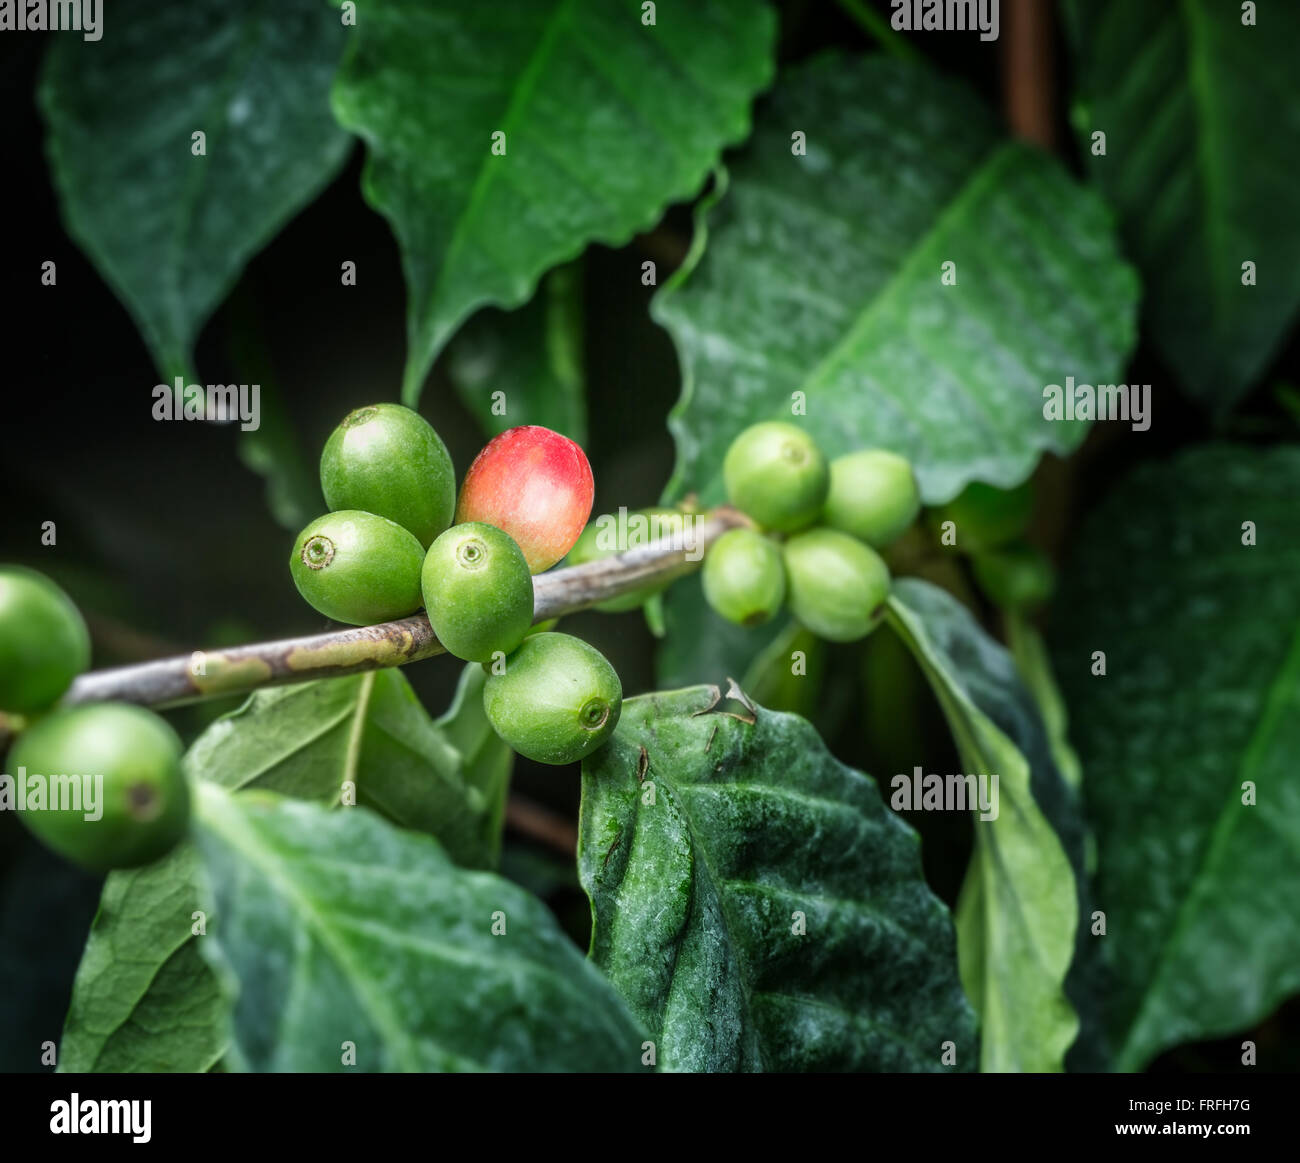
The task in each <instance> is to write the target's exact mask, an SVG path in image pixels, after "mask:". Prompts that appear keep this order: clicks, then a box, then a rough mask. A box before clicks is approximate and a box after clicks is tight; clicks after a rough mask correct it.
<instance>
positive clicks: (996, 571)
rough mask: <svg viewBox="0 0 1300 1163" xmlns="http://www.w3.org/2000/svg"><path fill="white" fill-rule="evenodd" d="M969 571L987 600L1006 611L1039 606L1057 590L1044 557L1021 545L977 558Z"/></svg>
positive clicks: (1042, 554)
mask: <svg viewBox="0 0 1300 1163" xmlns="http://www.w3.org/2000/svg"><path fill="white" fill-rule="evenodd" d="M971 567H972V569H973V570H974V573H975V580H976V582H978V583H979V587H980V589H981V590H983V591H984V593H985V594H986V595H987V596H988V598H989V600H990V601H991V602H993V603H994V604H996V605H998V606H1001V607H1002V608H1003V609H1007V610H1030V609H1033V608H1034V607H1036V606H1041V605H1042V604H1043V603H1044V602H1046V601H1047V599H1048V598H1050V597H1051V596H1052V591H1053V590H1054V589H1055V588H1056V571H1055V570H1054V569H1053V568H1052V563H1051V562H1050V561H1049V560H1048V559H1047V555H1046V554H1044V553H1043V552H1042V551H1041V550H1038V549H1035V548H1034V547H1033V546H1032V545H1026V544H1024V543H1020V544H1016V545H1007V546H1004V547H1003V548H1002V549H994V550H990V551H989V552H988V553H979V554H976V555H975V558H974V560H973V561H972V562H971Z"/></svg>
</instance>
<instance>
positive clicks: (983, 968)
mask: <svg viewBox="0 0 1300 1163" xmlns="http://www.w3.org/2000/svg"><path fill="white" fill-rule="evenodd" d="M890 619H891V624H892V625H893V626H894V627H895V629H897V630H898V632H899V634H900V635H901V636H902V638H903V640H904V641H905V642H906V643H907V644H908V645H909V646H910V647H911V649H912V652H913V654H914V655H915V657H916V659H917V661H918V662H919V663H920V664H921V669H922V670H923V671H924V672H925V674H926V677H927V678H928V679H929V680H930V684H931V686H932V687H933V689H934V693H935V695H936V697H937V698H938V700H939V704H940V706H941V707H942V708H943V711H944V715H945V716H946V717H947V719H948V723H949V726H950V727H951V729H952V733H953V738H954V740H955V741H956V743H957V750H958V753H959V755H960V756H961V761H962V765H963V774H967V775H975V776H989V775H993V774H996V775H997V776H998V790H997V816H996V818H993V819H988V820H985V819H981V818H980V817H979V815H978V814H973V815H972V819H973V823H974V827H975V851H974V853H973V854H972V856H971V865H970V869H969V871H968V873H967V876H966V881H965V883H964V884H963V886H962V892H961V899H960V901H959V902H958V906H957V948H958V952H959V954H960V958H961V974H962V982H963V983H964V984H965V986H966V991H967V993H968V994H969V995H970V997H971V999H972V1001H973V1002H974V1003H975V1008H976V1009H977V1010H978V1011H979V1014H980V1021H981V1034H982V1038H981V1045H982V1048H983V1057H982V1067H983V1069H984V1070H985V1071H986V1072H1001V1071H1033V1072H1039V1071H1047V1070H1061V1069H1063V1067H1064V1062H1065V1054H1066V1051H1067V1050H1068V1049H1069V1048H1070V1046H1071V1044H1072V1043H1073V1042H1074V1040H1075V1036H1076V1035H1077V1033H1078V1031H1079V1021H1078V1017H1077V1016H1076V1013H1075V1009H1074V1007H1073V1005H1072V1004H1071V1000H1070V999H1069V998H1068V997H1067V995H1066V974H1067V973H1068V972H1069V970H1070V966H1071V963H1072V961H1073V960H1074V955H1075V949H1076V942H1077V941H1078V925H1079V915H1080V879H1081V874H1080V876H1076V868H1078V869H1081V868H1082V859H1083V851H1082V824H1081V820H1080V817H1079V812H1078V805H1077V803H1075V802H1074V800H1073V798H1072V796H1071V795H1070V793H1069V790H1068V788H1067V787H1066V785H1065V783H1064V781H1063V780H1062V779H1061V776H1060V773H1059V772H1058V771H1057V769H1056V766H1055V764H1054V762H1053V760H1052V756H1051V751H1050V748H1049V746H1048V741H1047V736H1046V733H1045V731H1044V728H1043V725H1042V720H1041V719H1040V718H1039V716H1038V712H1037V710H1036V708H1035V707H1034V705H1033V703H1032V701H1031V700H1030V698H1029V696H1028V694H1027V693H1026V692H1025V690H1024V688H1023V686H1021V684H1020V680H1019V678H1018V676H1017V675H1016V671H1015V665H1014V663H1013V662H1012V660H1011V657H1010V655H1008V654H1007V652H1006V651H1005V650H1004V649H1003V648H1002V647H1001V646H999V645H998V644H997V643H995V642H994V641H993V640H992V639H991V638H989V637H988V635H986V634H985V633H984V632H983V631H982V630H981V629H980V628H979V625H978V624H977V623H976V622H975V620H974V619H973V618H972V616H971V614H970V612H969V611H968V610H967V609H966V608H965V607H964V606H962V605H961V604H960V603H959V602H958V601H957V600H956V599H955V598H953V597H952V596H951V595H950V594H948V593H947V592H946V591H944V590H941V589H938V588H937V587H935V586H932V585H930V584H929V583H928V582H923V581H917V580H909V579H903V580H902V581H899V582H898V583H896V585H895V588H894V594H893V596H892V597H891V598H890ZM1058 833H1059V835H1058ZM1072 865H1073V866H1072Z"/></svg>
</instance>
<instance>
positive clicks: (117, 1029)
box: [59, 841, 228, 1074]
mask: <svg viewBox="0 0 1300 1163" xmlns="http://www.w3.org/2000/svg"><path fill="white" fill-rule="evenodd" d="M196 913H198V914H201V915H200V916H196V915H195V914H196ZM209 920H210V917H209V916H208V903H207V898H206V890H205V889H204V887H203V885H202V881H201V878H200V868H199V857H198V851H197V849H196V848H195V847H194V845H193V844H192V843H191V842H189V841H186V842H184V843H182V844H181V845H180V847H178V848H177V849H176V850H175V851H174V852H172V853H171V855H169V856H167V857H165V858H164V859H163V860H160V861H158V862H157V863H155V864H151V865H149V866H148V867H145V868H136V869H131V870H129V871H119V872H112V873H109V875H108V878H107V879H106V880H105V881H104V890H103V894H102V896H101V897H100V902H99V911H98V913H96V915H95V920H94V923H93V924H92V925H91V929H90V936H89V938H88V939H87V941H86V948H85V951H84V952H83V953H82V956H81V964H80V965H79V966H78V967H77V976H76V980H75V981H74V983H73V987H72V1001H71V1004H70V1005H69V1008H68V1016H67V1020H66V1021H65V1023H64V1028H63V1040H62V1042H61V1043H60V1045H59V1071H60V1072H62V1073H72V1074H88V1073H110V1074H117V1073H148V1074H174V1073H201V1072H202V1071H205V1070H209V1069H211V1068H212V1067H213V1066H214V1065H215V1064H216V1063H217V1062H218V1061H219V1060H220V1058H221V1056H222V1054H224V1053H225V1049H226V1045H227V1041H228V1034H227V1029H226V1014H227V1009H228V1007H227V1004H226V1000H225V998H224V996H223V994H222V990H221V988H220V985H219V984H218V981H217V978H216V976H215V975H214V974H213V973H212V970H211V969H210V968H209V967H208V964H207V962H206V961H204V960H203V958H202V956H200V953H199V948H198V942H199V941H201V940H203V939H204V938H203V937H202V936H200V935H197V934H196V932H195V929H196V926H197V927H198V928H199V929H200V930H202V929H206V928H207V925H208V922H209Z"/></svg>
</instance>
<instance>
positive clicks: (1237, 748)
mask: <svg viewBox="0 0 1300 1163" xmlns="http://www.w3.org/2000/svg"><path fill="white" fill-rule="evenodd" d="M1297 495H1300V448H1295V447H1277V448H1272V449H1267V450H1264V449H1260V448H1255V447H1245V446H1240V447H1238V446H1231V445H1208V446H1203V447H1200V448H1195V449H1192V450H1190V451H1188V452H1185V453H1183V454H1182V455H1181V456H1179V457H1177V458H1175V459H1173V460H1170V461H1165V462H1161V463H1150V464H1147V465H1144V466H1142V467H1141V468H1139V469H1138V470H1137V471H1136V472H1135V473H1134V474H1132V475H1131V476H1130V477H1128V478H1127V479H1126V480H1125V481H1124V482H1123V483H1122V484H1120V485H1118V486H1116V488H1115V490H1114V492H1113V493H1112V494H1111V496H1110V497H1108V498H1107V500H1106V502H1105V503H1104V504H1103V505H1101V506H1100V507H1099V508H1098V509H1097V510H1096V511H1095V513H1094V515H1093V516H1092V518H1091V520H1090V521H1089V522H1088V524H1087V525H1086V527H1085V528H1084V530H1083V532H1082V534H1081V536H1080V538H1079V539H1078V541H1077V542H1076V546H1075V548H1076V552H1075V555H1074V558H1073V561H1072V563H1071V565H1070V568H1068V569H1067V570H1065V571H1064V572H1063V575H1062V577H1063V583H1064V584H1063V589H1062V593H1061V598H1060V604H1059V608H1060V609H1063V610H1069V611H1070V612H1071V616H1070V617H1069V618H1068V619H1061V620H1060V624H1059V626H1058V627H1057V632H1056V634H1055V640H1054V643H1053V646H1054V651H1055V660H1056V671H1057V674H1058V675H1060V678H1061V685H1062V689H1063V690H1064V692H1065V695H1066V700H1067V703H1068V704H1069V706H1070V707H1071V709H1072V712H1073V717H1074V722H1075V724H1076V727H1077V730H1076V737H1075V741H1076V744H1077V746H1078V748H1079V752H1080V758H1081V759H1082V761H1083V769H1084V771H1085V772H1086V774H1087V781H1086V786H1087V793H1088V808H1089V814H1090V817H1091V821H1092V824H1093V827H1094V829H1095V831H1096V835H1097V845H1098V870H1097V895H1098V897H1099V898H1100V905H1101V907H1102V908H1103V909H1104V910H1105V912H1106V918H1107V936H1106V937H1105V938H1104V944H1105V947H1106V950H1107V952H1108V953H1109V954H1110V959H1111V961H1112V962H1113V968H1114V972H1115V976H1116V983H1115V987H1114V989H1113V991H1112V993H1113V1006H1112V1009H1111V1014H1110V1017H1111V1019H1112V1021H1111V1027H1112V1031H1113V1034H1114V1037H1115V1042H1116V1045H1117V1046H1118V1047H1120V1049H1119V1052H1118V1062H1119V1065H1120V1066H1121V1067H1122V1068H1124V1069H1129V1070H1138V1069H1141V1068H1142V1067H1143V1066H1144V1065H1145V1064H1146V1063H1148V1062H1149V1061H1150V1060H1151V1059H1152V1058H1153V1057H1154V1056H1155V1055H1156V1054H1159V1053H1160V1052H1161V1051H1162V1050H1164V1049H1166V1048H1168V1047H1170V1046H1174V1045H1177V1044H1178V1043H1180V1042H1188V1041H1196V1040H1200V1039H1204V1038H1211V1037H1219V1036H1222V1035H1226V1034H1229V1033H1232V1032H1234V1031H1237V1030H1242V1029H1245V1028H1247V1027H1249V1026H1251V1025H1252V1024H1253V1023H1255V1022H1258V1021H1259V1020H1260V1019H1261V1018H1263V1017H1264V1016H1265V1015H1267V1014H1268V1013H1269V1012H1270V1011H1271V1010H1272V1009H1273V1008H1274V1007H1275V1006H1277V1005H1278V1004H1279V1003H1280V1002H1281V1001H1282V1000H1283V999H1284V998H1286V997H1288V996H1289V995H1291V994H1293V993H1295V992H1296V990H1297V989H1300V920H1298V919H1297V911H1296V907H1295V902H1296V898H1297V894H1300V825H1297V820H1300V767H1297V765H1296V761H1295V757H1296V754H1297V752H1298V751H1300V509H1297V506H1296V497H1297ZM1247 521H1249V522H1253V528H1254V530H1255V536H1256V537H1257V539H1258V544H1255V545H1246V544H1243V538H1244V536H1245V534H1244V532H1243V523H1244V522H1247ZM1097 651H1101V652H1103V653H1104V655H1105V670H1106V673H1105V674H1104V675H1094V674H1093V673H1092V672H1093V669H1094V667H1095V666H1096V664H1097V660H1096V658H1095V652H1097ZM1247 782H1249V784H1250V785H1251V786H1252V788H1253V795H1254V801H1255V802H1254V803H1252V804H1247V803H1244V802H1243V800H1244V799H1245V797H1246V791H1245V786H1246V784H1247Z"/></svg>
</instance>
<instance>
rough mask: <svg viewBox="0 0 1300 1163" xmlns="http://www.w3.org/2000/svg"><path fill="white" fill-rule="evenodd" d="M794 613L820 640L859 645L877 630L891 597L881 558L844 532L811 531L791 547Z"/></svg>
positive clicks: (794, 540)
mask: <svg viewBox="0 0 1300 1163" xmlns="http://www.w3.org/2000/svg"><path fill="white" fill-rule="evenodd" d="M785 569H786V586H787V592H788V595H789V599H790V610H791V612H792V613H793V614H794V616H795V617H796V618H798V619H799V621H800V622H802V623H803V624H804V625H805V626H807V627H808V629H809V630H811V631H812V632H813V633H814V634H816V635H817V636H818V637H819V638H825V639H826V640H827V641H829V642H854V641H856V640H857V639H859V638H864V637H866V635H868V634H870V633H871V631H872V630H874V629H875V628H876V625H877V624H878V623H879V622H880V620H881V618H883V617H884V614H885V599H886V598H888V597H889V567H888V566H887V565H885V563H884V561H883V560H881V557H880V554H878V553H877V552H876V551H875V550H874V549H872V548H871V547H870V546H868V545H863V543H862V542H861V541H858V540H856V539H855V538H853V537H850V536H849V535H848V534H847V533H841V532H840V531H839V530H838V529H810V530H808V532H807V533H800V534H799V535H798V536H797V537H792V538H790V540H789V541H787V542H786V543H785Z"/></svg>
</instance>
